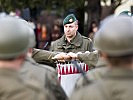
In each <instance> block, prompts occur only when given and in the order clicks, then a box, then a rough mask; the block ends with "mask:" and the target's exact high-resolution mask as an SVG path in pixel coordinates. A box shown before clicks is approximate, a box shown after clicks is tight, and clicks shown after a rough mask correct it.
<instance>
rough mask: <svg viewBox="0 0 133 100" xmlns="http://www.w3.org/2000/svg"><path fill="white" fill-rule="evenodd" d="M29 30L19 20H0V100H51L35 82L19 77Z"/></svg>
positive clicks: (5, 18) (27, 46) (27, 45)
mask: <svg viewBox="0 0 133 100" xmlns="http://www.w3.org/2000/svg"><path fill="white" fill-rule="evenodd" d="M29 40H30V37H29V28H28V27H27V26H25V25H24V23H23V22H22V21H21V19H19V18H14V17H10V16H5V17H4V18H1V19H0V93H1V96H0V99H1V100H53V99H54V98H51V97H52V96H49V95H48V92H47V90H46V91H43V90H41V87H40V86H39V84H38V83H36V82H33V81H32V82H30V81H29V82H28V81H27V82H24V81H23V79H22V78H21V77H20V75H19V70H20V69H21V67H22V64H23V62H24V59H25V57H26V52H27V50H28V48H29Z"/></svg>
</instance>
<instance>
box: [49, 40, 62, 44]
mask: <svg viewBox="0 0 133 100" xmlns="http://www.w3.org/2000/svg"><path fill="white" fill-rule="evenodd" d="M59 42H60V39H57V40H55V41H52V42H51V44H58V43H59Z"/></svg>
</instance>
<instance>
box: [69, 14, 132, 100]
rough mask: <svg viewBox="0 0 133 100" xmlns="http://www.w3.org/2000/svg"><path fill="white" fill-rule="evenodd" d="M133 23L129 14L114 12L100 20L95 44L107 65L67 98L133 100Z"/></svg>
mask: <svg viewBox="0 0 133 100" xmlns="http://www.w3.org/2000/svg"><path fill="white" fill-rule="evenodd" d="M120 27H121V29H119V28H120ZM132 27H133V20H132V18H131V17H126V16H118V17H114V16H113V17H110V18H107V19H106V20H105V21H103V24H102V26H101V28H100V29H99V31H98V32H97V33H96V35H95V38H94V45H95V46H96V48H97V49H99V50H100V51H101V53H102V55H103V57H104V59H105V60H106V61H107V66H108V67H107V68H108V69H107V71H106V73H105V74H104V76H103V78H102V79H101V80H97V81H94V82H93V83H92V84H90V85H88V86H86V87H84V88H82V89H80V90H78V91H75V93H73V95H72V96H71V99H70V100H117V99H119V100H132V98H133V95H132V92H133V87H132V84H133V67H132V65H133V44H132V41H133V28H132Z"/></svg>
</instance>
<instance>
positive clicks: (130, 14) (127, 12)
mask: <svg viewBox="0 0 133 100" xmlns="http://www.w3.org/2000/svg"><path fill="white" fill-rule="evenodd" d="M119 15H125V16H129V17H131V16H132V13H131V12H130V11H122V12H121V13H120V14H119Z"/></svg>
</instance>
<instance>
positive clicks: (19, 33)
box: [0, 16, 29, 59]
mask: <svg viewBox="0 0 133 100" xmlns="http://www.w3.org/2000/svg"><path fill="white" fill-rule="evenodd" d="M28 48H29V27H28V26H27V25H25V24H24V23H23V21H22V20H21V19H19V18H15V17H9V16H8V17H4V18H1V19H0V59H11V58H15V57H17V56H19V55H21V54H23V53H25V52H27V49H28Z"/></svg>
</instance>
